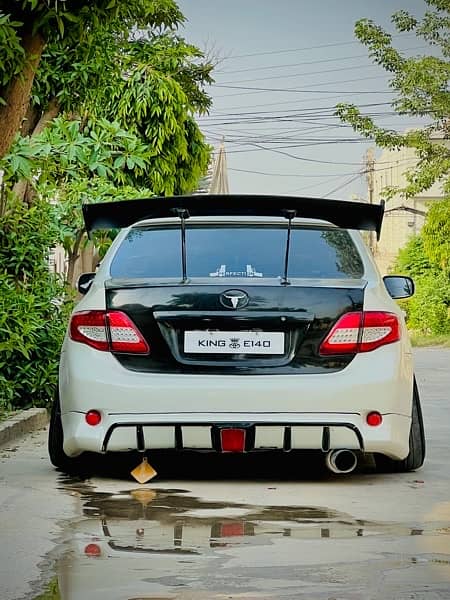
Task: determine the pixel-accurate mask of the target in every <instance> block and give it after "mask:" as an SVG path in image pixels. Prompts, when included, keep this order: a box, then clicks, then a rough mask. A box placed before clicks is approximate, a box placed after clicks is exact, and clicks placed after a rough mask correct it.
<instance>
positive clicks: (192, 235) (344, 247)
mask: <svg viewBox="0 0 450 600" xmlns="http://www.w3.org/2000/svg"><path fill="white" fill-rule="evenodd" d="M180 238H181V236H180V230H179V228H165V229H155V228H150V227H149V228H146V227H139V228H135V229H132V230H130V232H129V233H128V235H127V237H126V238H125V239H124V241H123V242H122V244H121V245H120V247H119V248H118V250H117V252H116V255H115V257H114V259H113V261H112V263H111V276H112V277H117V278H140V277H144V278H146V277H151V278H165V277H175V278H177V277H181V274H182V273H181V239H180ZM285 250H286V228H282V227H262V226H259V227H252V226H250V227H248V226H245V227H243V226H240V227H239V226H236V227H231V226H224V227H220V226H215V227H191V228H187V229H186V256H187V261H186V262H187V274H188V276H189V277H209V278H211V279H215V278H224V277H225V278H226V277H251V278H259V277H272V278H273V277H281V276H282V275H283V271H284V257H285ZM288 274H289V277H300V278H302V277H303V278H304V277H307V278H310V277H311V278H333V279H334V278H359V277H361V276H362V274H363V265H362V262H361V258H360V256H359V254H358V251H357V249H356V247H355V245H354V244H353V241H352V239H351V237H350V235H349V234H348V232H347V231H343V230H336V229H331V228H324V229H316V228H293V229H292V232H291V244H290V253H289V270H288Z"/></svg>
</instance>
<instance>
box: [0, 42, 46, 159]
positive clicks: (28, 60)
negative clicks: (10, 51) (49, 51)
mask: <svg viewBox="0 0 450 600" xmlns="http://www.w3.org/2000/svg"><path fill="white" fill-rule="evenodd" d="M22 41H23V49H24V50H25V66H24V68H23V69H22V72H21V73H18V74H17V75H16V76H15V77H14V79H13V80H12V81H10V83H9V84H8V86H7V88H6V92H5V94H4V100H5V102H6V104H5V105H2V106H0V124H1V126H0V158H2V157H3V156H5V154H6V153H7V152H8V150H9V148H10V146H11V144H12V141H13V139H14V136H15V135H16V133H17V132H18V131H19V130H20V127H21V125H22V121H23V119H24V118H25V115H26V114H27V109H28V105H29V102H30V94H31V87H32V85H33V81H34V76H35V73H36V69H37V67H38V65H39V61H40V59H41V55H42V52H43V50H44V47H45V39H44V38H43V37H42V36H41V35H40V34H39V33H34V34H33V33H31V32H26V33H24V35H23V38H22Z"/></svg>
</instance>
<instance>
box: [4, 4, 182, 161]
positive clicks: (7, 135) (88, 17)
mask: <svg viewBox="0 0 450 600" xmlns="http://www.w3.org/2000/svg"><path fill="white" fill-rule="evenodd" d="M182 21H183V15H182V14H181V12H180V11H179V9H178V7H177V5H176V4H175V3H174V2H173V1H172V0H144V1H141V0H129V1H128V2H122V1H121V0H95V1H92V0H81V1H79V0H77V1H75V0H67V1H64V2H61V1H60V0H59V1H58V0H19V1H17V0H1V2H0V24H1V25H2V34H1V35H2V39H1V41H2V50H1V52H2V54H3V56H1V55H0V58H2V59H3V60H0V85H1V88H0V96H1V97H2V99H3V102H2V106H1V107H0V123H1V124H2V125H1V128H0V158H1V157H2V156H4V154H5V153H6V152H7V151H8V150H9V148H10V146H11V144H12V141H13V139H14V136H15V134H16V132H17V131H18V130H19V128H20V126H21V124H22V121H23V119H24V118H25V115H26V112H27V109H28V107H29V100H30V94H31V89H32V85H33V82H34V78H35V74H36V71H37V68H38V66H39V64H40V61H41V57H42V53H43V52H44V49H45V47H46V46H47V45H50V46H51V45H52V44H53V43H57V44H59V46H60V48H62V49H70V48H74V47H76V46H77V44H80V43H82V42H83V41H84V40H85V39H88V38H90V35H91V32H94V31H98V30H99V29H101V28H109V29H114V30H115V32H116V35H117V36H118V39H120V38H122V39H123V38H124V37H126V36H127V34H128V32H129V31H130V30H131V28H132V27H140V26H142V27H149V26H152V27H160V26H164V25H165V26H169V27H172V26H177V25H178V24H179V23H180V22H182Z"/></svg>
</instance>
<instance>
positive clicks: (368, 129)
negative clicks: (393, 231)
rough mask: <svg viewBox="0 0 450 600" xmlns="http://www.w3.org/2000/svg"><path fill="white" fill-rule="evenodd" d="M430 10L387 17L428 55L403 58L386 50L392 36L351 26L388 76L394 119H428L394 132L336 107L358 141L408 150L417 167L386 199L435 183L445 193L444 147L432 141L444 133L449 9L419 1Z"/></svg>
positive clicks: (449, 177) (449, 128) (438, 1)
mask: <svg viewBox="0 0 450 600" xmlns="http://www.w3.org/2000/svg"><path fill="white" fill-rule="evenodd" d="M425 2H426V4H427V5H428V6H429V7H430V8H431V10H429V11H427V12H426V13H425V15H424V17H423V19H422V20H421V21H419V20H418V19H416V18H415V17H414V16H412V15H411V14H409V13H408V12H407V11H404V10H402V11H399V12H397V13H395V14H394V15H393V16H392V22H393V24H394V26H395V28H396V30H397V31H398V32H399V33H406V32H415V34H416V35H417V37H418V38H420V39H422V40H425V41H426V42H427V43H428V44H429V45H430V51H433V53H432V54H430V55H428V56H419V57H405V56H403V54H402V53H401V52H400V51H398V50H396V49H395V48H394V47H393V45H392V36H391V35H390V34H389V33H387V32H386V31H384V30H383V29H382V28H381V27H380V26H378V25H376V24H375V23H374V22H373V21H371V20H369V19H362V20H360V21H358V22H357V23H356V26H355V35H356V37H357V38H358V39H359V41H360V42H362V43H363V44H364V45H365V46H367V48H368V49H369V55H370V56H371V58H372V59H373V60H374V61H375V62H376V63H377V64H379V65H381V66H382V67H383V68H384V69H385V70H386V71H387V72H388V73H391V74H392V79H391V82H390V86H391V88H392V89H393V90H394V91H395V92H396V98H395V100H394V102H393V106H394V109H395V110H396V112H397V113H398V114H399V115H410V116H419V117H424V116H426V117H428V118H429V119H430V120H431V121H432V122H431V124H430V125H429V126H428V127H425V128H424V129H421V130H415V131H410V132H407V133H403V134H402V133H398V132H396V131H392V130H388V129H385V128H383V127H379V126H377V125H376V124H375V123H374V121H373V120H372V119H371V118H370V117H367V116H364V115H363V114H362V113H361V112H360V111H359V109H358V108H357V107H355V106H354V105H351V104H339V105H338V107H337V114H338V115H339V117H340V118H341V120H342V121H344V122H346V123H349V124H350V125H352V127H353V128H354V129H355V131H357V132H359V133H360V134H362V135H363V136H365V137H367V138H370V139H373V140H374V141H375V142H376V144H377V145H378V146H380V147H382V148H390V149H395V148H401V147H409V148H414V149H415V151H416V153H417V156H418V164H417V167H416V168H415V169H414V170H412V171H410V172H409V173H408V174H407V185H406V187H405V188H404V189H401V190H398V189H386V190H385V195H386V197H388V198H389V197H391V196H393V195H394V194H395V193H396V192H398V191H400V192H401V193H403V194H404V195H405V196H406V197H411V196H414V195H416V194H417V193H419V192H421V191H422V190H425V189H428V188H430V187H431V185H432V184H433V183H434V182H436V181H441V182H442V184H443V188H444V191H445V193H447V194H450V148H449V147H448V146H449V145H448V144H447V145H446V144H445V143H442V142H441V140H439V139H436V133H440V134H441V135H442V136H443V138H444V140H447V139H448V136H449V134H450V122H449V120H448V119H449V116H450V92H449V82H450V60H449V59H450V4H449V2H448V0H425Z"/></svg>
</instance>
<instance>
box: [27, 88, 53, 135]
mask: <svg viewBox="0 0 450 600" xmlns="http://www.w3.org/2000/svg"><path fill="white" fill-rule="evenodd" d="M58 113H59V102H58V100H57V99H56V98H52V99H51V100H50V102H49V103H48V106H47V109H46V110H45V111H44V112H43V113H42V115H41V117H40V119H39V121H38V122H37V124H36V127H35V128H34V129H33V133H32V134H31V135H32V136H33V137H34V136H35V135H39V134H40V133H42V132H43V131H44V129H45V128H46V127H47V125H48V124H49V123H50V121H53V119H54V118H56V117H57V116H58Z"/></svg>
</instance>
